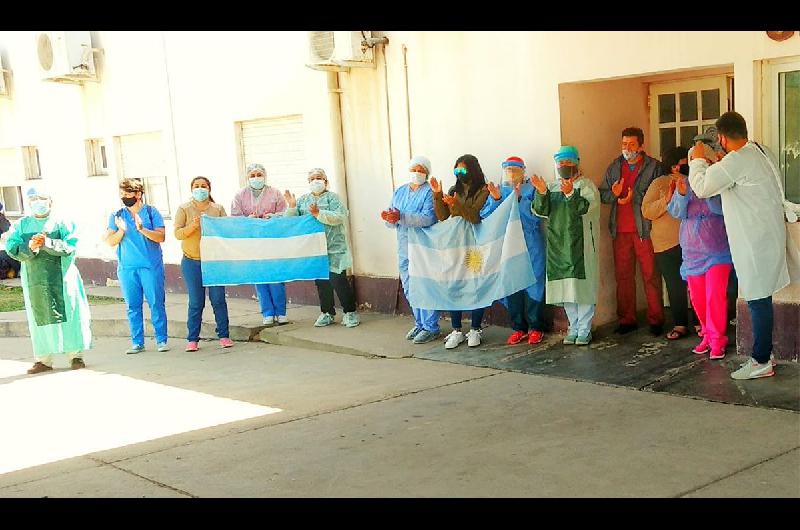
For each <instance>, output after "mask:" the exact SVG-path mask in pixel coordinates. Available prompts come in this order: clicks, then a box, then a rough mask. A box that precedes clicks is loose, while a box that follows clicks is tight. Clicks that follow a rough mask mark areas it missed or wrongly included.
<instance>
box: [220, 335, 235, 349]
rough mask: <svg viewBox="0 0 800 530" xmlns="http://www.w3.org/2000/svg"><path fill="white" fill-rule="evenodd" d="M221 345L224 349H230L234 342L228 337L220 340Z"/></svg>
mask: <svg viewBox="0 0 800 530" xmlns="http://www.w3.org/2000/svg"><path fill="white" fill-rule="evenodd" d="M219 344H220V346H222V347H223V348H230V347H231V346H233V341H232V340H231V339H229V338H228V337H225V338H224V339H219Z"/></svg>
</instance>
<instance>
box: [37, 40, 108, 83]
mask: <svg viewBox="0 0 800 530" xmlns="http://www.w3.org/2000/svg"><path fill="white" fill-rule="evenodd" d="M94 51H96V50H95V49H94V48H92V39H91V36H90V34H89V32H88V31H41V32H38V33H37V34H36V52H37V55H38V57H39V67H40V69H41V72H42V78H43V80H45V81H56V82H61V83H82V82H84V81H96V80H97V75H96V71H95V65H94V55H93V52H94Z"/></svg>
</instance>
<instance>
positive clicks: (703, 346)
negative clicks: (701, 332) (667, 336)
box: [692, 339, 711, 355]
mask: <svg viewBox="0 0 800 530" xmlns="http://www.w3.org/2000/svg"><path fill="white" fill-rule="evenodd" d="M709 351H711V345H710V344H709V343H708V341H707V340H706V339H703V340H702V342H700V344H698V345H697V346H695V347H694V348H692V353H696V354H698V355H705V354H706V353H708V352H709Z"/></svg>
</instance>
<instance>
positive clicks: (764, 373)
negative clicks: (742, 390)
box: [731, 360, 775, 379]
mask: <svg viewBox="0 0 800 530" xmlns="http://www.w3.org/2000/svg"><path fill="white" fill-rule="evenodd" d="M773 375H775V371H774V370H773V369H772V363H770V362H767V363H764V364H758V363H757V362H755V361H752V360H751V361H749V362H747V363H745V364H744V365H743V366H742V367H741V368H739V369H738V370H736V371H735V372H733V373H732V374H731V378H732V379H758V378H760V377H771V376H773Z"/></svg>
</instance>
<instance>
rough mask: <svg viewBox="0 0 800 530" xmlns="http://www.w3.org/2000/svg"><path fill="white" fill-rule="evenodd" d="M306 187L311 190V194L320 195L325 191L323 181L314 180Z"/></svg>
mask: <svg viewBox="0 0 800 530" xmlns="http://www.w3.org/2000/svg"><path fill="white" fill-rule="evenodd" d="M308 187H309V188H311V193H322V192H323V191H325V181H324V180H320V179H314V180H312V181H311V182H310V183H309V184H308Z"/></svg>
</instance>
